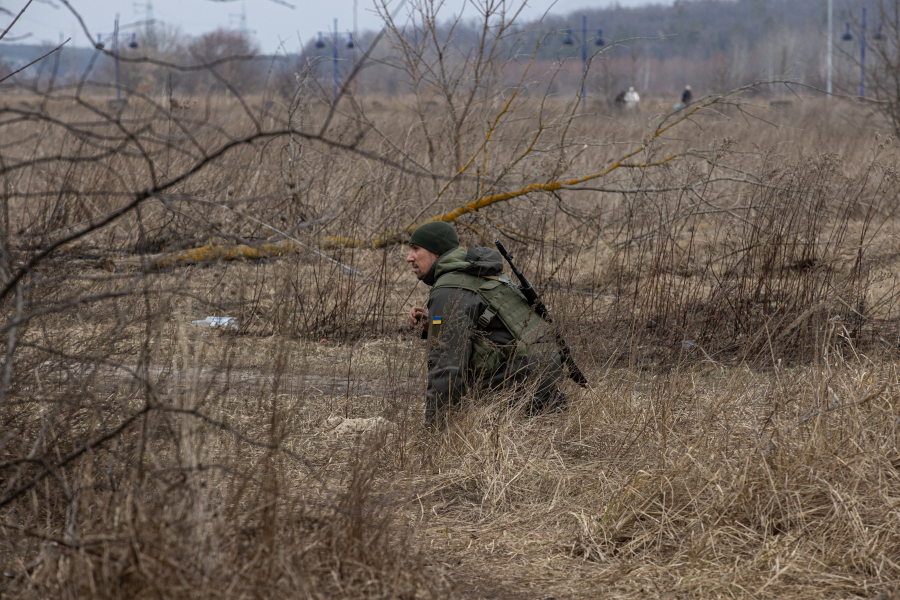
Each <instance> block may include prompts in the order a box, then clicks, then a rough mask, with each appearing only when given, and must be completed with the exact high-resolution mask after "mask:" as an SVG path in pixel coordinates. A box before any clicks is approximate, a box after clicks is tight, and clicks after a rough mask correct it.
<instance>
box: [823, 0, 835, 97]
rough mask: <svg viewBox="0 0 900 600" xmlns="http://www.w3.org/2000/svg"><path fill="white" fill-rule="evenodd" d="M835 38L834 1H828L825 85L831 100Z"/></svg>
mask: <svg viewBox="0 0 900 600" xmlns="http://www.w3.org/2000/svg"><path fill="white" fill-rule="evenodd" d="M832 37H834V0H828V58H827V60H826V64H827V65H828V66H827V69H826V71H827V72H828V79H827V83H826V85H825V91H826V92H828V97H829V98H831V54H832V52H831V38H832Z"/></svg>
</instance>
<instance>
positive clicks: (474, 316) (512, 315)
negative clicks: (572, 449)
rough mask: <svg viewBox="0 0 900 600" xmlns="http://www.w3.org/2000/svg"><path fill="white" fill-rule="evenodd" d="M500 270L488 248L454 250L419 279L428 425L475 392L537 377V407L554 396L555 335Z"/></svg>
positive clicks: (499, 260)
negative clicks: (424, 297)
mask: <svg viewBox="0 0 900 600" xmlns="http://www.w3.org/2000/svg"><path fill="white" fill-rule="evenodd" d="M502 271H503V258H502V257H501V256H500V253H499V252H497V251H496V250H494V249H492V248H468V249H467V248H455V249H453V250H450V251H449V252H446V253H445V254H443V255H441V256H440V257H438V259H437V260H436V261H435V263H434V265H432V267H431V270H430V271H429V272H428V273H427V274H426V275H425V277H423V278H422V281H423V282H424V283H426V284H427V285H430V286H432V288H431V292H430V293H429V296H428V303H427V309H428V340H429V342H428V345H429V350H428V376H427V388H426V403H425V420H426V422H427V423H429V424H436V423H437V422H438V420H439V419H442V418H444V416H445V415H446V414H447V411H448V409H449V408H450V407H453V406H455V405H457V404H458V403H459V401H460V399H461V398H462V396H464V395H465V394H466V392H467V391H469V390H470V389H471V388H472V387H477V388H479V389H482V390H485V389H491V390H495V389H500V388H503V387H507V386H510V385H522V384H526V383H528V382H529V379H533V378H534V377H539V379H540V381H539V383H538V384H537V385H536V387H535V388H534V389H536V393H535V394H534V398H532V399H531V402H532V404H538V405H541V404H542V403H546V402H547V399H548V398H549V397H551V396H552V395H553V394H554V393H555V392H556V384H557V382H558V380H559V379H560V376H561V374H562V364H561V360H560V357H559V353H558V350H557V348H556V343H555V337H554V334H553V332H552V330H551V329H550V326H549V325H548V324H546V323H545V322H544V321H543V320H541V318H540V317H539V316H538V315H536V314H535V313H534V312H533V311H532V310H530V307H529V306H528V304H527V301H526V300H525V298H524V296H522V294H521V293H520V292H519V291H518V289H517V288H516V286H514V285H512V284H511V283H509V282H507V281H506V280H504V279H501V278H500V277H499V276H500V274H501V273H502ZM500 286H506V287H503V288H501V287H500ZM498 298H499V300H500V303H501V304H502V306H500V307H498V306H496V305H497V304H498ZM492 302H493V304H494V306H493V307H492V304H491V303H492ZM498 313H499V314H498ZM504 320H505V321H506V322H504Z"/></svg>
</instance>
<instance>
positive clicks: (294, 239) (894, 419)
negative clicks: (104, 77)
mask: <svg viewBox="0 0 900 600" xmlns="http://www.w3.org/2000/svg"><path fill="white" fill-rule="evenodd" d="M92 94H93V95H89V94H87V93H85V92H83V90H79V89H77V88H75V87H72V88H68V87H65V86H60V87H59V88H56V89H49V88H48V89H44V88H40V89H33V90H31V91H30V92H26V91H24V90H19V91H10V92H9V93H8V94H7V95H5V96H4V97H3V99H2V107H0V117H2V120H0V159H2V162H0V195H2V205H0V212H2V213H3V214H2V216H0V236H2V242H0V276H2V283H3V288H2V289H3V292H2V294H3V295H2V297H0V339H2V340H3V343H4V346H2V347H3V348H4V355H3V356H2V357H0V358H3V363H2V364H3V368H2V372H0V565H2V573H3V574H2V579H0V597H3V598H48V597H54V598H57V597H58V598H197V599H201V598H217V599H222V598H372V599H375V598H383V599H388V598H397V599H401V598H402V599H413V598H496V599H507V598H509V599H512V598H523V599H524V598H529V599H531V598H534V599H550V598H557V599H561V598H598V597H609V598H648V597H662V598H686V597H691V598H712V597H716V598H718V597H727V598H733V597H741V598H743V597H752V598H776V597H777V598H788V597H789V598H809V599H813V598H815V599H820V598H875V597H878V598H881V599H883V600H887V599H888V598H897V594H898V593H900V448H898V439H897V435H898V429H900V367H898V363H897V360H898V357H900V353H898V345H900V328H898V324H900V321H898V319H900V307H898V301H900V296H898V291H900V290H898V288H897V283H898V282H897V270H898V267H900V215H898V214H897V213H898V209H900V203H898V191H900V180H898V176H897V174H898V171H897V165H898V153H897V142H896V140H894V138H892V137H890V131H888V130H887V127H886V124H885V122H884V121H883V120H882V118H881V117H880V116H879V115H878V114H877V113H875V112H873V111H872V110H870V109H869V108H868V107H866V106H860V105H859V104H858V103H855V102H850V101H845V100H840V99H832V100H830V101H826V100H824V99H817V98H799V97H794V98H791V100H792V102H791V103H782V104H780V105H778V106H777V107H772V106H771V105H770V98H769V96H766V95H753V94H750V93H748V92H746V91H745V92H737V93H735V94H734V95H732V96H728V97H724V98H711V99H705V100H701V101H700V102H698V103H697V105H696V107H693V106H692V107H690V108H689V109H687V110H682V111H681V112H679V113H675V114H674V115H670V116H667V111H668V107H667V106H664V105H662V104H661V103H660V104H657V105H654V104H653V103H652V102H647V103H645V106H644V107H642V108H641V109H640V110H638V111H620V110H617V109H615V108H614V107H610V106H606V105H601V104H595V105H591V104H590V103H589V104H588V106H587V107H586V110H585V112H582V111H581V109H580V105H579V103H578V102H577V100H575V101H572V100H571V99H570V100H569V101H566V99H559V98H552V97H546V96H541V95H540V94H537V93H531V94H525V93H524V92H522V93H514V90H511V89H506V90H500V91H496V93H493V92H492V93H491V94H488V93H479V94H477V95H475V96H473V97H472V98H471V100H470V101H468V103H466V102H465V89H460V90H457V91H455V92H454V94H456V95H454V96H452V98H455V99H460V98H461V100H460V103H459V104H453V103H450V102H448V101H446V98H443V99H442V97H441V96H440V94H438V93H436V92H435V93H433V94H432V95H429V94H428V93H426V92H423V93H421V94H419V95H410V96H402V97H398V98H390V99H389V98H378V99H373V98H366V97H359V98H354V97H351V98H350V99H346V100H342V103H341V104H339V110H337V111H335V112H334V113H332V112H331V111H330V109H329V106H328V105H327V103H324V102H322V101H320V100H318V99H317V96H316V95H315V93H314V91H309V92H308V93H305V92H303V89H302V88H301V90H300V91H299V92H298V93H297V95H296V96H294V97H293V98H278V97H275V98H272V97H267V96H261V97H247V98H240V99H236V98H235V97H233V96H230V95H229V96H228V97H224V96H216V97H209V98H206V99H203V98H200V99H197V100H196V101H191V102H180V103H168V104H165V105H162V104H158V103H157V102H156V101H157V100H158V99H154V98H140V97H137V96H132V97H131V98H130V101H129V104H128V106H127V107H125V108H124V110H122V111H121V112H117V111H116V110H115V107H114V106H110V105H108V104H107V102H106V100H105V98H106V96H104V95H101V94H99V92H97V91H96V89H95V90H94V91H93V92H92ZM683 117H686V118H683ZM668 125H672V127H670V128H666V127H667V126H668ZM528 186H531V187H528ZM520 191H521V192H522V193H519V192H520ZM498 194H499V195H498ZM502 194H506V196H502ZM485 199H487V201H485ZM478 201H481V203H480V204H477V205H474V204H471V203H475V202H478ZM454 211H455V212H454ZM435 217H442V218H445V220H448V221H451V222H453V223H454V225H455V227H456V228H457V231H458V232H459V234H460V237H461V239H462V240H463V242H464V244H466V245H488V244H489V242H490V240H493V239H494V238H495V237H500V238H502V239H503V240H504V242H505V243H506V244H507V245H508V246H509V247H510V249H511V251H512V252H513V253H514V254H515V255H516V258H517V260H518V261H519V262H520V263H521V265H520V267H521V268H522V269H523V270H524V271H525V272H526V273H527V274H528V275H529V276H530V277H531V278H532V280H533V281H534V282H535V284H536V285H537V287H539V289H540V291H541V293H542V294H543V295H544V296H545V298H546V300H547V304H548V305H550V306H551V307H552V309H553V311H554V314H555V316H556V319H557V321H558V323H559V324H560V326H561V327H562V329H563V331H564V333H565V334H566V335H567V336H568V339H569V342H570V344H571V345H572V346H573V348H574V349H575V355H576V358H577V360H578V361H579V362H580V364H581V366H582V368H583V370H584V371H585V372H586V374H587V376H588V378H589V379H590V382H591V384H590V386H589V387H588V388H587V389H581V388H578V387H577V386H575V385H574V384H572V382H570V381H568V382H566V384H565V385H566V387H565V389H566V392H567V394H568V395H569V401H570V409H569V410H568V411H567V412H565V413H562V414H552V415H541V416H537V417H534V418H527V417H526V416H524V415H523V414H521V410H520V407H518V406H517V404H516V402H515V399H514V398H508V397H502V396H501V397H496V396H491V397H473V398H468V399H467V400H466V405H465V407H464V409H463V410H461V411H459V412H458V413H455V414H454V416H453V419H452V420H451V423H450V425H449V427H448V428H447V429H446V430H444V431H442V432H439V433H433V432H430V431H427V430H425V429H424V428H423V411H424V394H423V391H424V361H425V347H424V342H422V341H421V340H419V339H418V337H417V336H416V335H414V334H413V333H412V332H410V331H409V330H408V328H407V327H406V325H405V313H406V311H407V310H409V308H410V307H411V306H413V305H414V304H421V303H422V302H423V301H424V299H425V297H426V295H427V290H426V289H425V288H424V287H423V286H422V285H421V284H418V283H417V282H416V281H415V279H414V277H413V276H412V274H411V273H410V271H409V269H408V268H407V267H406V265H405V263H404V257H405V250H406V249H405V247H404V245H403V243H402V242H403V241H404V236H405V235H408V231H409V227H411V226H413V225H415V224H418V223H421V222H424V221H425V220H427V219H430V218H435ZM209 315H220V316H224V315H227V316H231V317H234V318H235V319H236V323H237V327H236V328H235V329H231V328H215V329H213V328H208V327H201V326H197V325H192V324H191V321H192V320H199V319H203V318H204V317H206V316H209ZM376 418H381V419H383V420H379V421H374V420H371V419H376ZM349 419H370V421H367V422H368V423H378V424H379V425H378V426H377V427H375V428H374V429H369V430H363V428H361V427H356V425H358V424H359V422H358V421H349ZM892 594H893V595H892Z"/></svg>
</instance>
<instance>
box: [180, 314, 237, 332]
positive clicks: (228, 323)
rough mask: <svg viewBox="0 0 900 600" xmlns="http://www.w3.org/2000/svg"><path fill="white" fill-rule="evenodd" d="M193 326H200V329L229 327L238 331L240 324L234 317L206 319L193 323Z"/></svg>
mask: <svg viewBox="0 0 900 600" xmlns="http://www.w3.org/2000/svg"><path fill="white" fill-rule="evenodd" d="M191 325H199V326H200V327H228V328H229V329H237V328H238V322H237V319H236V318H234V317H206V318H205V319H201V320H199V321H191Z"/></svg>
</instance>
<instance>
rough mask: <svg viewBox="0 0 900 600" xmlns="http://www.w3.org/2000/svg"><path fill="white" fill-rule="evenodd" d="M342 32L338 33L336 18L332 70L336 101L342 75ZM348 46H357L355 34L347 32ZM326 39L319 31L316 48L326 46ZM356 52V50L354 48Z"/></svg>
mask: <svg viewBox="0 0 900 600" xmlns="http://www.w3.org/2000/svg"><path fill="white" fill-rule="evenodd" d="M341 37H342V36H341V34H339V33H338V20H337V19H335V20H334V32H333V33H332V34H331V72H332V77H333V78H334V101H335V102H337V99H338V93H339V92H340V77H339V76H338V61H339V60H340V54H339V53H338V44H339V43H341ZM346 39H347V48H351V49H353V48H355V47H356V44H355V43H354V41H353V34H352V33H350V32H348V33H347V38H346ZM324 47H325V40H323V39H322V32H321V31H320V32H319V39H318V41H316V48H324ZM354 52H355V50H354Z"/></svg>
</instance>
